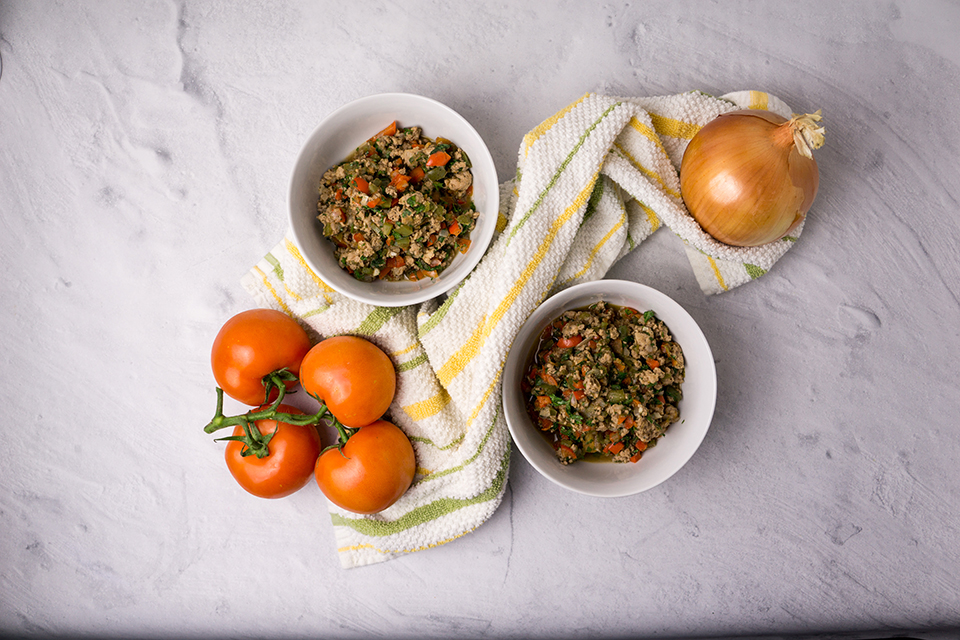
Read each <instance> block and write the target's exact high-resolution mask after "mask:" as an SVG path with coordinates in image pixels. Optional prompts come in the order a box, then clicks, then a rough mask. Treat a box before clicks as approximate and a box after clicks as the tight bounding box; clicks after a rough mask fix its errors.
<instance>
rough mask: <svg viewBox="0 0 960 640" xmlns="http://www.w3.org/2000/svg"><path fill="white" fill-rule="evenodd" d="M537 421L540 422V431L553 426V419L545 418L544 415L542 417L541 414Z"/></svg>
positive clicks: (547, 429)
mask: <svg viewBox="0 0 960 640" xmlns="http://www.w3.org/2000/svg"><path fill="white" fill-rule="evenodd" d="M539 423H540V430H541V431H549V430H550V429H552V428H553V421H552V420H547V419H546V418H544V417H542V416H541V417H540V419H539Z"/></svg>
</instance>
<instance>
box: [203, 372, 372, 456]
mask: <svg viewBox="0 0 960 640" xmlns="http://www.w3.org/2000/svg"><path fill="white" fill-rule="evenodd" d="M291 379H293V380H296V376H293V374H291V373H290V372H289V371H287V370H286V369H281V370H280V371H275V372H273V373H271V374H268V375H266V376H264V378H263V386H264V391H265V398H266V400H269V399H270V394H271V392H272V391H273V388H274V387H275V388H276V389H277V397H276V399H275V400H274V401H273V402H271V403H270V404H269V405H266V406H264V407H262V408H258V409H251V410H249V411H247V412H246V413H242V414H240V415H236V416H225V415H223V389H221V388H220V387H217V409H216V412H215V413H214V415H213V418H212V419H211V420H210V422H208V423H207V425H206V426H205V427H204V428H203V430H204V431H205V432H206V433H214V432H216V431H219V430H221V429H227V428H232V427H236V426H240V427H242V428H243V435H236V436H233V435H231V436H226V437H223V438H217V439H216V440H217V441H218V442H219V441H221V440H227V441H231V440H232V441H238V442H242V443H243V444H244V449H243V451H242V453H241V455H243V456H248V455H255V456H257V457H258V458H265V457H267V456H269V455H270V449H269V447H268V446H267V445H268V444H269V442H270V439H271V438H273V435H274V434H275V433H276V430H274V432H273V433H270V434H267V435H264V434H263V433H261V431H260V429H259V428H258V427H257V425H256V423H257V421H258V420H275V421H277V422H285V423H287V424H292V425H297V426H302V427H309V426H312V427H314V428H317V427H318V426H319V425H320V423H321V422H322V421H323V420H324V418H326V419H327V420H328V421H329V422H330V423H331V424H332V425H333V427H335V428H336V429H337V433H338V434H339V435H338V439H337V444H335V445H331V446H334V447H337V448H338V449H341V450H342V448H343V445H345V444H346V443H347V440H348V439H349V438H350V436H352V435H353V434H354V433H356V431H357V430H356V429H352V428H350V427H346V426H344V425H343V424H341V423H340V421H339V420H337V418H336V417H335V416H334V415H333V414H332V413H330V410H329V409H328V408H327V405H326V403H325V402H324V401H323V400H321V399H320V398H319V397H318V396H316V395H314V394H310V397H312V398H313V399H315V400H316V401H317V402H319V403H320V409H319V410H318V411H317V412H316V413H314V414H293V413H286V412H285V411H280V410H279V408H280V404H281V403H282V402H283V398H284V396H285V395H286V393H287V386H286V384H284V382H285V381H286V380H291ZM327 448H328V449H329V448H330V447H327ZM324 450H326V449H324Z"/></svg>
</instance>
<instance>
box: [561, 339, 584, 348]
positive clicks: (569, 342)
mask: <svg viewBox="0 0 960 640" xmlns="http://www.w3.org/2000/svg"><path fill="white" fill-rule="evenodd" d="M581 342H583V336H571V337H569V338H560V339H559V340H557V346H558V347H560V348H561V349H571V348H573V347H575V346H577V345H578V344H580V343H581Z"/></svg>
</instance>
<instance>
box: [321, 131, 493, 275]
mask: <svg viewBox="0 0 960 640" xmlns="http://www.w3.org/2000/svg"><path fill="white" fill-rule="evenodd" d="M472 194H473V174H472V173H471V171H470V159H469V158H468V157H467V154H466V153H464V152H463V150H462V149H460V148H458V147H457V146H456V145H454V144H453V143H452V142H450V141H449V140H445V139H443V138H437V139H436V140H431V139H430V138H426V137H424V136H423V135H422V131H421V129H420V127H406V128H400V127H399V126H397V123H396V122H394V123H392V124H391V125H390V126H388V127H387V128H386V129H384V130H383V131H381V132H380V133H378V134H377V135H375V136H374V137H372V138H370V139H369V140H368V141H366V142H365V143H363V144H362V145H360V146H359V147H358V148H357V149H356V151H355V152H354V153H353V154H352V155H351V156H350V158H348V159H347V160H346V161H345V162H342V163H341V164H338V165H337V166H335V167H333V168H332V169H330V170H329V171H327V172H326V173H325V174H324V175H323V180H322V181H321V183H320V198H319V201H318V203H317V211H318V212H319V215H317V219H318V220H319V221H320V224H321V225H322V226H323V235H324V236H325V237H327V238H329V239H330V240H331V241H332V242H333V243H334V245H335V247H336V256H337V260H338V262H339V263H340V266H341V267H343V268H344V269H346V270H347V272H348V273H350V274H351V275H353V277H355V278H356V279H358V280H362V281H364V282H372V281H373V280H375V279H381V280H419V279H422V278H428V277H432V278H435V277H437V276H438V275H439V274H440V272H442V271H443V270H444V269H446V268H447V267H448V266H449V265H450V263H451V262H453V259H454V258H455V257H456V256H457V254H458V253H465V252H466V251H467V249H468V248H469V246H470V232H471V230H472V229H473V228H474V227H475V226H476V221H477V215H478V214H477V209H476V207H475V206H474V204H473V199H472V197H471V196H472Z"/></svg>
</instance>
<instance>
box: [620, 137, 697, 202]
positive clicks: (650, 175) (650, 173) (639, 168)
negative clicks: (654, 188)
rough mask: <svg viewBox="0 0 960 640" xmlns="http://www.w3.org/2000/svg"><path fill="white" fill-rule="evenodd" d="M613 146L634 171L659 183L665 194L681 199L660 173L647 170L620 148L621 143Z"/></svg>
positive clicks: (678, 193)
mask: <svg viewBox="0 0 960 640" xmlns="http://www.w3.org/2000/svg"><path fill="white" fill-rule="evenodd" d="M613 146H614V148H615V149H616V150H617V151H619V152H620V154H621V155H623V157H624V158H626V159H627V161H628V162H629V163H630V164H632V165H633V168H634V169H636V170H637V171H639V172H640V173H642V174H643V175H645V176H647V177H648V178H651V179H653V180H656V181H657V183H659V184H660V186H661V187H662V188H663V190H664V191H665V192H667V193H668V194H670V195H671V196H673V197H674V198H680V197H681V196H680V192H678V191H677V190H676V189H671V188H670V187H668V186H667V183H666V182H664V181H663V178H661V177H660V175H659V174H658V173H656V172H655V171H651V170H650V169H647V168H646V167H645V166H643V165H642V164H640V162H639V161H638V160H637V159H636V158H634V157H633V156H632V155H630V152H629V151H627V150H626V149H624V148H623V147H622V146H620V143H619V142H615V143H613Z"/></svg>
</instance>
